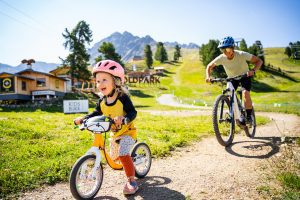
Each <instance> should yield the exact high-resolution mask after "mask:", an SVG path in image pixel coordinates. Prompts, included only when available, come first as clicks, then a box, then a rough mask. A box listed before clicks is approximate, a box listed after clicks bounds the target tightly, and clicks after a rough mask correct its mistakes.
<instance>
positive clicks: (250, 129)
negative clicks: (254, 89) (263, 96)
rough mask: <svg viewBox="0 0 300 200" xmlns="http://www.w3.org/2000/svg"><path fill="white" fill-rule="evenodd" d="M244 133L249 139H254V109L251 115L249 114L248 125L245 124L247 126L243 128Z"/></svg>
mask: <svg viewBox="0 0 300 200" xmlns="http://www.w3.org/2000/svg"><path fill="white" fill-rule="evenodd" d="M245 133H246V135H247V136H248V137H250V138H254V136H255V133H256V118H255V112H254V108H253V109H252V113H251V121H250V123H248V124H247V126H246V128H245Z"/></svg>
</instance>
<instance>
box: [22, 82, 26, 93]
mask: <svg viewBox="0 0 300 200" xmlns="http://www.w3.org/2000/svg"><path fill="white" fill-rule="evenodd" d="M22 90H23V91H26V82H25V81H22Z"/></svg>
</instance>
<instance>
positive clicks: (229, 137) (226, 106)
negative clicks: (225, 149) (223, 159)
mask: <svg viewBox="0 0 300 200" xmlns="http://www.w3.org/2000/svg"><path fill="white" fill-rule="evenodd" d="M212 119H213V127H214V131H215V135H216V138H217V140H218V142H219V143H220V144H221V145H222V146H229V145H230V144H231V143H232V141H233V136H234V127H235V122H234V114H233V112H231V109H230V102H229V97H228V96H226V95H222V94H221V95H219V96H218V97H217V99H216V101H215V103H214V106H213V115H212Z"/></svg>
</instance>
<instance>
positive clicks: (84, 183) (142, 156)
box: [70, 116, 152, 199]
mask: <svg viewBox="0 0 300 200" xmlns="http://www.w3.org/2000/svg"><path fill="white" fill-rule="evenodd" d="M113 123H114V121H113V120H112V119H111V118H109V117H106V116H96V117H92V118H89V119H87V120H84V121H83V123H82V124H81V126H80V127H79V128H80V130H89V131H91V132H92V133H94V134H95V141H94V144H95V143H96V144H99V146H93V147H91V148H90V149H89V150H88V151H87V152H86V154H85V155H84V156H82V157H81V158H79V159H78V160H77V161H76V163H75V164H74V166H73V168H72V171H71V174H70V190H71V193H72V195H73V197H74V198H75V199H93V198H94V197H95V196H96V195H97V193H98V191H99V190H100V188H101V185H102V181H103V167H102V164H101V161H102V158H104V159H105V160H106V162H107V164H108V165H109V166H110V167H111V168H112V169H116V170H121V169H122V168H123V166H122V164H121V163H120V162H119V161H116V160H113V159H112V158H111V156H110V154H109V151H108V150H107V149H106V148H105V146H106V145H105V143H106V133H107V132H108V131H110V128H111V125H112V124H113ZM103 135H104V136H103ZM131 157H132V160H133V164H134V167H135V176H136V177H137V178H143V177H145V176H146V175H147V174H148V172H149V170H150V167H151V161H152V158H151V151H150V148H149V146H148V145H147V144H146V143H143V142H136V143H135V145H134V146H133V148H132V150H131Z"/></svg>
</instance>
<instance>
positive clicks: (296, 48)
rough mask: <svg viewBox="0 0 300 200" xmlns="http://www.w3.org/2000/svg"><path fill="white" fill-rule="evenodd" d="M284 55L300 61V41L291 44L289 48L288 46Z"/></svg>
mask: <svg viewBox="0 0 300 200" xmlns="http://www.w3.org/2000/svg"><path fill="white" fill-rule="evenodd" d="M284 54H286V55H287V56H288V57H289V58H291V59H295V60H299V59H300V41H297V42H290V43H289V46H287V47H286V48H285V50H284Z"/></svg>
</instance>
